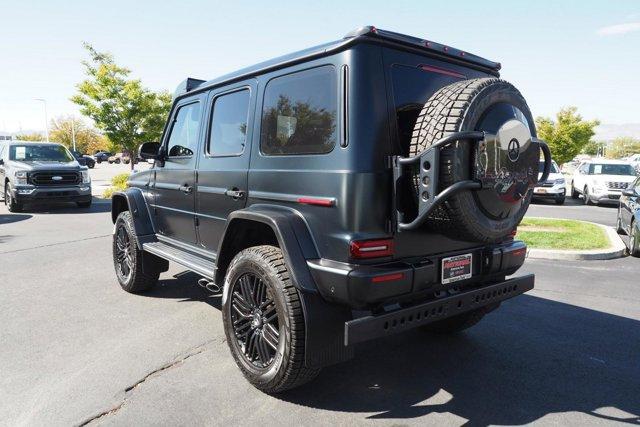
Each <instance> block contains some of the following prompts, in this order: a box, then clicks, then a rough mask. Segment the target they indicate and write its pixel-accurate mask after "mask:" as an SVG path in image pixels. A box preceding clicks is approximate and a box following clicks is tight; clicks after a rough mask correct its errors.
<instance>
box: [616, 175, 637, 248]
mask: <svg viewBox="0 0 640 427" xmlns="http://www.w3.org/2000/svg"><path fill="white" fill-rule="evenodd" d="M616 225H617V226H616V228H617V230H618V233H620V234H628V235H629V239H628V243H627V247H628V248H629V254H631V255H633V256H635V257H640V178H636V180H635V181H634V182H632V183H631V184H630V185H629V186H628V187H627V188H625V189H624V190H622V196H620V206H619V207H618V220H617V222H616Z"/></svg>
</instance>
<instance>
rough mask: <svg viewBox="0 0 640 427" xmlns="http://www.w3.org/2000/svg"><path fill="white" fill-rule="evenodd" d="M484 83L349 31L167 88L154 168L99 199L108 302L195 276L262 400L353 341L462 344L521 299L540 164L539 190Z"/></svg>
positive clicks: (535, 154)
mask: <svg viewBox="0 0 640 427" xmlns="http://www.w3.org/2000/svg"><path fill="white" fill-rule="evenodd" d="M499 69H500V65H499V64H498V63H496V62H492V61H489V60H486V59H483V58H480V57H478V56H475V55H472V54H470V53H468V52H461V51H459V50H457V49H455V48H452V47H445V46H444V45H441V44H438V43H434V42H428V43H426V42H425V41H424V40H423V39H418V38H414V37H409V36H405V35H401V34H397V33H392V32H387V31H383V30H379V29H376V28H374V27H364V28H360V29H358V30H356V31H354V32H352V33H350V34H348V35H347V36H346V37H345V38H344V39H342V40H338V41H336V42H333V43H328V44H324V45H321V46H318V47H315V48H311V49H307V50H305V51H302V52H298V53H294V54H291V55H288V56H285V57H282V58H277V59H274V60H272V61H270V62H267V63H262V64H259V65H256V66H254V67H252V68H248V69H244V70H242V71H238V72H236V73H232V74H230V75H227V76H225V77H222V78H219V79H216V80H212V81H209V82H204V81H202V80H196V79H187V80H185V82H183V84H181V85H180V86H179V88H178V90H176V93H175V98H174V101H173V105H172V108H171V111H170V115H169V117H168V122H167V126H166V127H165V131H164V135H163V136H162V139H161V141H160V143H154V142H149V143H145V144H143V145H142V146H141V147H140V152H139V154H140V156H141V157H142V158H144V159H146V160H153V161H154V166H153V168H152V169H150V170H147V171H141V172H138V173H134V174H132V175H131V176H130V178H129V181H128V186H129V187H128V188H127V189H126V190H125V191H122V192H116V193H115V194H114V195H113V198H112V212H111V218H112V220H113V223H114V233H113V256H114V266H115V270H116V271H115V273H116V277H117V280H118V282H119V284H120V286H121V287H122V288H123V289H124V290H125V291H127V292H134V293H135V292H143V291H145V290H147V289H150V288H151V287H153V286H154V285H156V283H157V282H158V277H159V275H160V273H161V272H164V271H166V270H167V269H168V265H169V261H171V262H176V263H178V264H180V265H182V266H183V267H184V268H187V269H189V270H191V271H193V272H195V273H196V274H198V275H201V276H202V277H203V279H202V281H203V284H205V285H206V286H207V287H208V289H212V290H220V291H221V292H222V319H223V324H224V330H225V333H226V337H227V340H226V342H227V345H228V346H229V348H230V351H231V354H232V355H233V358H234V359H235V361H236V363H237V365H238V367H239V369H240V370H241V371H242V373H243V374H244V376H245V377H246V378H247V379H248V381H250V382H251V383H252V384H253V385H254V386H255V387H257V388H259V389H260V390H263V391H265V392H268V393H275V392H280V391H283V390H286V389H290V388H293V387H296V386H299V385H301V384H303V383H305V382H307V381H309V380H311V379H313V378H314V377H315V376H316V375H317V374H318V373H319V372H320V369H321V368H322V367H323V366H327V365H331V364H334V363H338V362H341V361H344V360H348V359H350V358H351V357H353V355H354V347H355V345H356V344H357V343H360V342H363V341H367V340H372V339H375V338H379V337H386V336H389V335H392V334H396V333H399V332H402V331H406V330H409V329H413V328H417V327H422V328H424V329H428V330H430V331H434V330H435V331H439V332H443V333H453V332H457V331H461V330H463V329H466V328H469V327H471V326H472V325H474V324H476V323H477V322H479V321H480V319H481V318H482V317H483V316H484V315H485V314H487V313H488V312H490V311H492V310H494V309H496V308H497V307H498V306H499V305H500V303H501V301H503V300H506V299H509V298H512V297H514V296H516V295H519V294H521V293H523V292H526V291H528V290H530V289H532V288H533V286H534V276H533V275H532V274H526V275H524V276H519V277H510V278H509V279H506V277H507V276H511V275H513V274H514V273H515V272H516V271H517V270H518V269H519V268H520V266H521V265H522V264H523V263H524V261H525V257H526V252H527V247H526V245H525V244H524V243H523V242H521V241H516V240H514V237H513V236H514V235H515V229H516V227H517V225H518V224H519V222H520V220H521V219H522V217H523V216H524V214H525V212H526V210H527V208H528V205H529V200H530V198H529V197H527V195H528V194H529V192H530V191H531V190H533V187H534V186H535V184H536V182H537V180H538V172H537V171H538V161H539V158H540V151H541V150H542V152H543V153H544V156H545V162H546V163H545V167H544V169H545V173H544V174H543V175H542V176H541V177H540V178H539V179H540V180H541V181H543V182H544V181H546V179H547V173H548V170H549V168H550V167H551V158H550V154H549V149H548V147H547V146H546V144H544V142H542V141H540V140H538V139H536V138H535V137H533V136H532V135H535V128H534V121H533V118H532V115H531V112H530V111H529V108H528V107H527V104H526V102H525V100H524V98H523V97H522V95H521V94H520V92H519V91H518V90H517V89H516V88H515V87H514V86H512V85H511V84H509V83H507V82H505V81H504V80H500V79H499V78H498V77H499V71H498V70H499ZM463 118H464V120H463ZM442 123H447V126H446V127H445V126H442ZM476 153H477V156H476ZM438 159H439V160H438ZM196 177H197V179H196ZM444 200H446V203H443V201H444ZM354 310H356V311H354ZM426 338H427V337H425V339H426ZM399 358H400V359H401V358H402V355H400V356H399Z"/></svg>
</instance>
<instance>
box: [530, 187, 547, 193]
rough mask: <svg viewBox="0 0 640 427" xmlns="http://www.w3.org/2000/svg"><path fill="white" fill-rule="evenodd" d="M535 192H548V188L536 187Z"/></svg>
mask: <svg viewBox="0 0 640 427" xmlns="http://www.w3.org/2000/svg"><path fill="white" fill-rule="evenodd" d="M533 192H534V193H538V194H544V193H546V192H547V190H545V189H544V188H534V189H533Z"/></svg>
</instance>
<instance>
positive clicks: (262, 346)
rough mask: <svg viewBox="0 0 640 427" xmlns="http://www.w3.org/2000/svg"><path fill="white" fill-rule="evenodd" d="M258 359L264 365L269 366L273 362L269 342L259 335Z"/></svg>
mask: <svg viewBox="0 0 640 427" xmlns="http://www.w3.org/2000/svg"><path fill="white" fill-rule="evenodd" d="M257 341H258V342H257V347H258V357H259V358H260V361H261V362H262V364H263V365H265V366H266V365H268V364H269V362H271V355H270V351H269V347H268V346H267V342H266V340H265V339H264V337H263V336H262V335H258V338H257Z"/></svg>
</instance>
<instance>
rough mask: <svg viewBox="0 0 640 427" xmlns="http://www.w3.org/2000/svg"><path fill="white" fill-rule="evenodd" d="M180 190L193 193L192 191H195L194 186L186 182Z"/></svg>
mask: <svg viewBox="0 0 640 427" xmlns="http://www.w3.org/2000/svg"><path fill="white" fill-rule="evenodd" d="M180 191H182V192H183V193H184V194H191V192H192V191H193V187H191V186H190V185H189V184H185V185H183V186H181V187H180Z"/></svg>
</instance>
